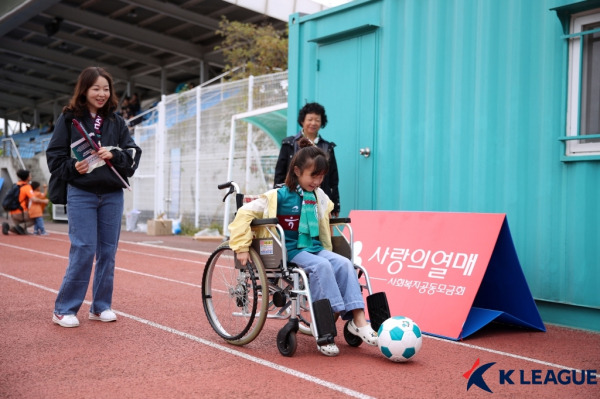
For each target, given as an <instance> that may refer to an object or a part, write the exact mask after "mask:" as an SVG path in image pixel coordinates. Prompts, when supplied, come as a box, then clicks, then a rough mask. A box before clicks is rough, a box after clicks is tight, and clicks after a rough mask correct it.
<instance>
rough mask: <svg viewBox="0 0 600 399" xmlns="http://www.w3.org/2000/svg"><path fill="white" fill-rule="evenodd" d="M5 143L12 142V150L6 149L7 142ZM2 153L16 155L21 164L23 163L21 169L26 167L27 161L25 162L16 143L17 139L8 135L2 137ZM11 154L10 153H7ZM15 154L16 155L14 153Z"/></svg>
mask: <svg viewBox="0 0 600 399" xmlns="http://www.w3.org/2000/svg"><path fill="white" fill-rule="evenodd" d="M5 143H10V144H9V145H10V151H6V144H5ZM2 150H3V151H2V153H3V156H11V157H14V156H15V155H16V158H17V160H18V161H19V165H21V169H25V163H23V159H22V158H21V153H20V152H19V147H17V144H16V143H15V141H14V140H13V138H12V137H8V138H5V139H2ZM7 154H10V155H7ZM13 154H15V155H13Z"/></svg>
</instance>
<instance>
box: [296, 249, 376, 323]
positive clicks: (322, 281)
mask: <svg viewBox="0 0 600 399" xmlns="http://www.w3.org/2000/svg"><path fill="white" fill-rule="evenodd" d="M292 262H294V263H295V264H296V265H298V266H300V267H301V268H302V269H304V271H305V272H306V274H307V275H308V280H309V285H310V295H311V296H312V300H313V302H314V301H318V300H319V299H325V298H327V299H329V302H330V303H331V308H332V309H333V311H334V312H336V313H340V316H341V317H342V319H343V320H350V319H352V310H355V309H364V308H365V305H364V301H363V297H362V293H361V291H360V284H359V283H358V278H357V274H356V271H355V270H354V265H352V262H350V260H348V259H347V258H345V257H343V256H341V255H338V254H336V253H334V252H331V251H327V250H323V251H320V252H318V253H316V254H311V253H310V252H306V251H302V252H300V253H299V254H298V255H296V256H294V258H293V259H292Z"/></svg>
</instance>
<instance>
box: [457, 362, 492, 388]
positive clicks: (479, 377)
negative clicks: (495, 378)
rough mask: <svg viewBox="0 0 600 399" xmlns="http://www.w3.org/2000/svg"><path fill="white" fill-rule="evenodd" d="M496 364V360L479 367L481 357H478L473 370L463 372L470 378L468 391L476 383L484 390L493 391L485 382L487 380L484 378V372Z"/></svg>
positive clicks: (464, 375)
mask: <svg viewBox="0 0 600 399" xmlns="http://www.w3.org/2000/svg"><path fill="white" fill-rule="evenodd" d="M494 364H496V362H493V363H486V364H484V365H483V366H481V367H477V366H479V359H477V360H476V361H475V363H473V367H471V370H469V371H467V372H466V373H464V374H463V377H465V378H466V379H467V380H468V382H467V391H468V390H469V389H470V388H471V386H472V385H476V386H478V387H479V388H481V389H483V390H484V391H487V392H489V393H493V392H492V390H491V389H490V387H488V386H487V384H486V383H485V380H484V379H483V373H485V372H486V371H487V370H488V369H489V368H490V367H492V366H493V365H494Z"/></svg>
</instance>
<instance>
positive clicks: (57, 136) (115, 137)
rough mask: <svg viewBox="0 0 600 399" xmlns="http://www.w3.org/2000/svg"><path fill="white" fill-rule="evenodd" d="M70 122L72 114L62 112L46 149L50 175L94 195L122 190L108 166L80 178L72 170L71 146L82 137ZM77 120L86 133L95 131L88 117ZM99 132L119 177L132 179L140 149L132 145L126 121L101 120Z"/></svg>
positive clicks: (120, 184) (73, 161)
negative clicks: (110, 154)
mask: <svg viewBox="0 0 600 399" xmlns="http://www.w3.org/2000/svg"><path fill="white" fill-rule="evenodd" d="M72 120H73V115H72V114H71V113H62V114H61V115H60V116H59V117H58V120H57V121H56V124H55V128H54V132H53V133H52V138H51V139H50V144H48V149H47V150H46V158H47V161H48V169H49V170H50V173H51V174H53V175H54V174H57V175H58V177H60V178H61V179H63V180H65V181H67V182H68V183H69V184H71V185H73V186H75V187H77V188H80V189H82V190H86V191H89V192H93V193H97V194H102V193H108V192H112V191H117V190H120V189H123V188H124V187H123V183H122V182H121V181H120V180H119V178H118V177H117V176H116V175H115V174H114V172H113V171H112V170H111V169H110V168H109V167H108V165H103V166H100V167H97V168H95V169H94V170H92V171H91V172H90V173H86V174H83V175H82V174H80V173H79V172H77V170H76V169H75V162H77V160H76V159H75V158H74V156H73V155H72V151H71V143H74V142H75V141H77V140H79V139H81V138H82V136H81V134H80V133H79V131H78V130H77V129H76V128H75V127H74V126H73V125H72V122H71V121H72ZM77 120H78V121H79V122H80V123H81V124H82V125H83V126H84V127H85V130H86V131H88V132H90V133H92V132H94V128H93V120H92V119H91V117H89V116H88V117H86V118H83V120H81V119H77ZM100 132H101V143H102V146H103V147H108V148H110V152H111V153H112V154H113V157H112V159H111V160H110V162H111V163H112V165H113V166H114V168H115V169H116V170H117V171H118V172H119V174H120V175H121V177H123V179H125V181H127V178H128V177H131V176H133V173H134V172H135V170H136V169H137V167H138V164H139V161H140V157H141V155H142V150H141V148H140V147H138V146H137V145H136V144H135V142H134V141H133V139H132V138H131V135H130V134H129V129H128V128H127V125H126V123H125V121H124V120H123V118H122V117H121V116H119V115H117V114H113V115H111V116H110V117H109V118H104V122H103V123H102V128H101V129H100Z"/></svg>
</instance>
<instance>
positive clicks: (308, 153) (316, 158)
mask: <svg viewBox="0 0 600 399" xmlns="http://www.w3.org/2000/svg"><path fill="white" fill-rule="evenodd" d="M298 147H300V150H298V152H297V153H296V155H294V157H293V158H292V162H290V168H289V169H288V174H287V176H286V178H285V185H286V186H287V188H289V189H290V191H294V190H296V186H298V176H296V173H294V169H295V168H296V167H298V169H299V170H300V173H303V172H304V170H305V169H306V168H310V167H312V166H313V165H314V170H313V172H312V176H318V175H325V174H326V173H327V171H328V170H329V162H328V161H327V155H326V154H325V152H323V150H322V149H320V148H319V147H317V146H316V145H314V144H313V143H312V142H311V141H310V140H309V139H307V138H306V137H302V138H301V139H300V140H299V141H298Z"/></svg>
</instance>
